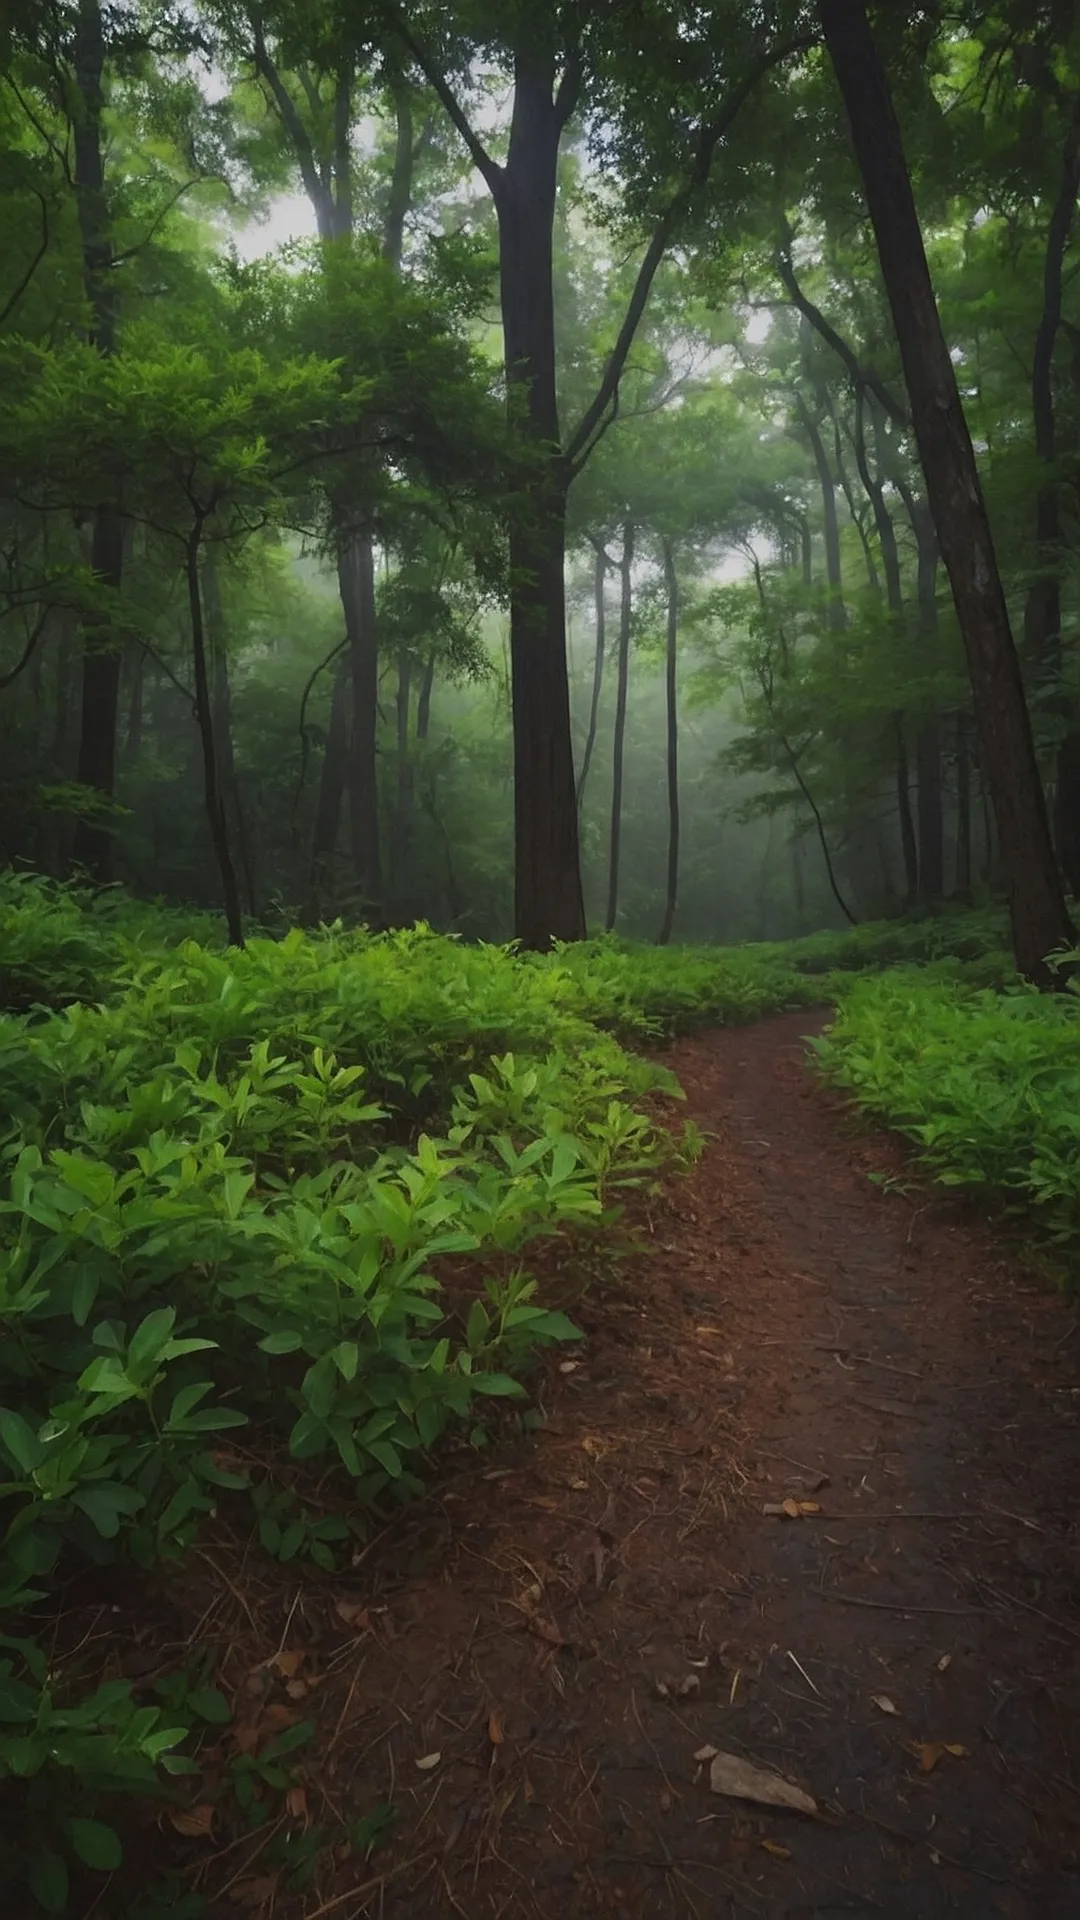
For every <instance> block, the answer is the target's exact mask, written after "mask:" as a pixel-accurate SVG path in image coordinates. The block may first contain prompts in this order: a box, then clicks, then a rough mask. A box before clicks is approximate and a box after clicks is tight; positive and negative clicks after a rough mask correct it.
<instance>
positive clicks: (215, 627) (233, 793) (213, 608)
mask: <svg viewBox="0 0 1080 1920" xmlns="http://www.w3.org/2000/svg"><path fill="white" fill-rule="evenodd" d="M202 604H203V627H204V631H205V634H206V641H207V654H208V658H209V671H210V705H211V713H212V715H213V721H214V747H215V750H216V753H217V763H218V781H219V785H220V788H221V801H222V805H223V807H224V809H225V818H226V820H228V819H229V816H230V815H231V816H232V827H233V829H234V831H235V834H236V845H237V846H238V847H239V849H240V861H241V865H242V866H243V869H244V884H245V887H246V889H247V898H248V911H249V912H250V913H251V915H252V918H254V917H255V914H256V913H257V911H258V906H257V894H256V888H255V872H254V867H253V864H252V857H251V845H250V839H249V835H248V831H247V822H246V820H245V818H244V802H243V796H242V794H241V792H240V780H239V776H238V774H237V771H236V753H235V750H234V747H233V720H232V682H231V680H230V678H229V651H228V639H227V635H226V632H225V612H224V608H223V606H222V600H221V580H220V577H219V574H218V562H217V556H216V554H215V553H214V551H213V549H211V550H210V551H208V552H207V554H206V556H205V558H204V560H203V563H202Z"/></svg>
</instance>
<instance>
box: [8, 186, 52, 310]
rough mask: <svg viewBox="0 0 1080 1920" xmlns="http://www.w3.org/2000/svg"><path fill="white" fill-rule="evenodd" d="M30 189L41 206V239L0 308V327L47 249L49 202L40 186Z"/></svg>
mask: <svg viewBox="0 0 1080 1920" xmlns="http://www.w3.org/2000/svg"><path fill="white" fill-rule="evenodd" d="M30 191H31V193H32V194H33V195H34V198H35V199H36V201H37V203H38V206H39V207H40V208H41V241H40V244H39V246H38V250H37V252H36V253H35V255H34V257H33V259H32V260H31V262H30V265H29V266H28V267H27V269H26V272H25V273H24V274H23V277H22V279H21V280H20V281H19V283H18V285H17V286H16V288H15V291H14V292H13V293H12V294H11V295H10V297H9V299H8V301H7V304H6V305H5V306H4V307H3V308H2V309H0V327H2V326H4V325H5V324H6V322H7V320H8V319H9V317H10V316H11V314H13V313H14V311H15V309H16V307H17V306H18V304H19V301H20V300H21V299H22V297H23V294H24V293H25V292H26V289H27V287H28V286H29V285H30V282H31V280H32V279H33V277H34V275H35V273H36V272H37V270H38V268H39V267H40V265H41V263H42V261H43V260H44V258H45V255H46V254H47V253H48V251H49V203H48V201H47V200H46V198H45V195H44V194H43V193H42V192H41V190H40V188H38V187H34V186H32V187H31V188H30Z"/></svg>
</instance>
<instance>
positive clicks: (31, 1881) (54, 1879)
mask: <svg viewBox="0 0 1080 1920" xmlns="http://www.w3.org/2000/svg"><path fill="white" fill-rule="evenodd" d="M26 1883H27V1885H28V1887H29V1888H30V1891H31V1893H32V1894H33V1896H34V1899H35V1900H36V1901H37V1903H38V1905H39V1907H44V1909H45V1912H46V1913H63V1911H64V1908H65V1907H66V1906H67V1901H68V1870H67V1868H66V1866H65V1865H64V1862H63V1860H62V1858H61V1856H60V1855H59V1854H58V1853H54V1852H53V1850H52V1848H51V1847H42V1849H41V1852H40V1853H38V1854H35V1856H34V1858H33V1860H32V1861H31V1862H30V1866H29V1868H28V1870H27V1875H26Z"/></svg>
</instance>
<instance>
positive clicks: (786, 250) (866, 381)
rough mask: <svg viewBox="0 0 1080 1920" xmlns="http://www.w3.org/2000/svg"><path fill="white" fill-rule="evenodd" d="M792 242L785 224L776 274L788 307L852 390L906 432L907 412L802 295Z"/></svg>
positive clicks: (807, 298) (810, 301)
mask: <svg viewBox="0 0 1080 1920" xmlns="http://www.w3.org/2000/svg"><path fill="white" fill-rule="evenodd" d="M793 238H794V235H793V233H792V230H791V226H790V224H789V222H788V221H787V220H785V221H784V223H783V228H782V234H781V239H780V244H779V246H778V247H777V249H776V270H777V272H778V273H779V275H780V278H781V280H782V281H783V283H784V286H785V287H786V289H787V291H788V293H789V294H790V296H791V302H792V305H793V306H795V307H797V308H798V310H799V312H800V313H801V314H802V316H803V319H804V320H807V321H808V322H809V324H810V325H811V326H812V327H813V329H814V332H815V333H816V334H819V335H820V337H821V339H822V340H824V342H825V344H826V346H829V347H831V348H832V350H833V352H834V353H835V354H836V355H837V357H838V358H839V359H840V360H842V361H843V363H844V366H845V367H846V368H847V370H848V372H849V374H850V375H851V378H852V380H853V381H854V382H855V384H856V386H859V387H869V389H870V392H871V393H873V394H875V395H876V396H877V398H878V400H879V401H880V402H881V405H882V406H883V407H884V409H885V412H886V413H887V414H888V416H889V419H890V420H891V421H892V422H893V423H894V425H895V426H898V427H902V428H903V429H904V430H905V431H907V432H910V430H911V421H910V418H909V416H908V411H907V408H906V407H903V406H901V404H900V402H899V400H897V399H896V397H895V395H894V394H893V393H892V392H891V391H890V389H889V388H888V387H887V386H886V384H885V382H884V380H882V379H881V378H880V377H879V375H878V374H876V373H875V372H874V371H873V369H872V368H870V367H864V366H863V364H862V361H861V360H860V359H859V357H858V355H857V354H856V353H855V352H854V350H853V349H852V348H851V347H850V346H849V345H848V343H847V341H846V340H845V339H844V338H843V336H842V335H841V334H839V333H837V331H836V328H835V327H834V326H832V324H831V323H830V322H829V321H828V320H826V318H825V315H824V314H823V313H822V311H821V308H820V307H816V306H815V305H814V302H813V301H812V300H811V299H810V298H809V296H808V295H807V294H805V293H804V292H803V290H802V287H801V286H800V285H799V280H798V276H797V275H796V272H795V266H794V262H793V260H792V258H791V242H792V240H793Z"/></svg>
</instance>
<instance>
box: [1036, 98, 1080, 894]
mask: <svg viewBox="0 0 1080 1920" xmlns="http://www.w3.org/2000/svg"><path fill="white" fill-rule="evenodd" d="M1078 192H1080V100H1078V101H1076V102H1075V103H1074V105H1073V108H1072V112H1071V114H1070V116H1069V124H1068V129H1067V132H1066V136H1065V144H1064V148H1063V150H1062V156H1061V175H1060V180H1059V184H1058V192H1057V196H1056V198H1055V201H1054V205H1053V208H1052V210H1051V214H1050V220H1049V224H1048V226H1047V232H1046V252H1045V255H1044V260H1043V303H1042V312H1041V313H1040V316H1039V326H1038V331H1037V333H1036V336H1035V352H1034V357H1033V360H1032V370H1031V411H1032V418H1033V420H1034V423H1035V451H1036V454H1037V455H1038V458H1039V461H1040V464H1041V467H1042V475H1041V478H1040V482H1039V488H1038V492H1037V494H1036V496H1035V548H1036V558H1035V567H1036V571H1035V574H1034V577H1033V579H1032V581H1031V584H1030V586H1029V587H1028V592H1027V600H1026V603H1025V606H1024V646H1025V651H1026V652H1027V655H1028V657H1029V659H1030V660H1031V662H1032V664H1033V666H1034V667H1035V668H1036V670H1037V671H1039V672H1041V673H1043V674H1053V675H1055V676H1060V674H1061V666H1062V645H1061V573H1062V559H1063V556H1062V525H1061V501H1060V490H1059V479H1058V475H1057V472H1056V461H1057V455H1058V446H1057V420H1056V410H1055V405H1054V348H1055V346H1056V344H1057V338H1058V334H1059V332H1060V329H1061V321H1062V295H1063V284H1064V266H1065V255H1066V252H1067V249H1068V245H1069V236H1070V233H1071V232H1072V227H1073V222H1074V219H1075V214H1076V198H1077V194H1078ZM1056 705H1057V708H1058V711H1059V712H1060V713H1061V714H1062V715H1063V717H1064V719H1065V723H1066V731H1065V737H1064V739H1063V740H1062V741H1061V744H1060V746H1059V748H1058V754H1057V777H1056V781H1055V796H1054V828H1055V838H1056V841H1057V851H1058V859H1059V860H1060V862H1061V866H1062V870H1063V872H1064V874H1065V878H1066V880H1067V882H1068V885H1069V889H1070V891H1071V892H1072V893H1073V894H1075V895H1077V896H1080V726H1078V717H1077V713H1076V703H1075V701H1074V699H1073V698H1072V697H1071V695H1069V694H1067V693H1065V692H1064V691H1063V692H1062V693H1061V694H1060V695H1059V698H1058V700H1057V702H1056Z"/></svg>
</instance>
